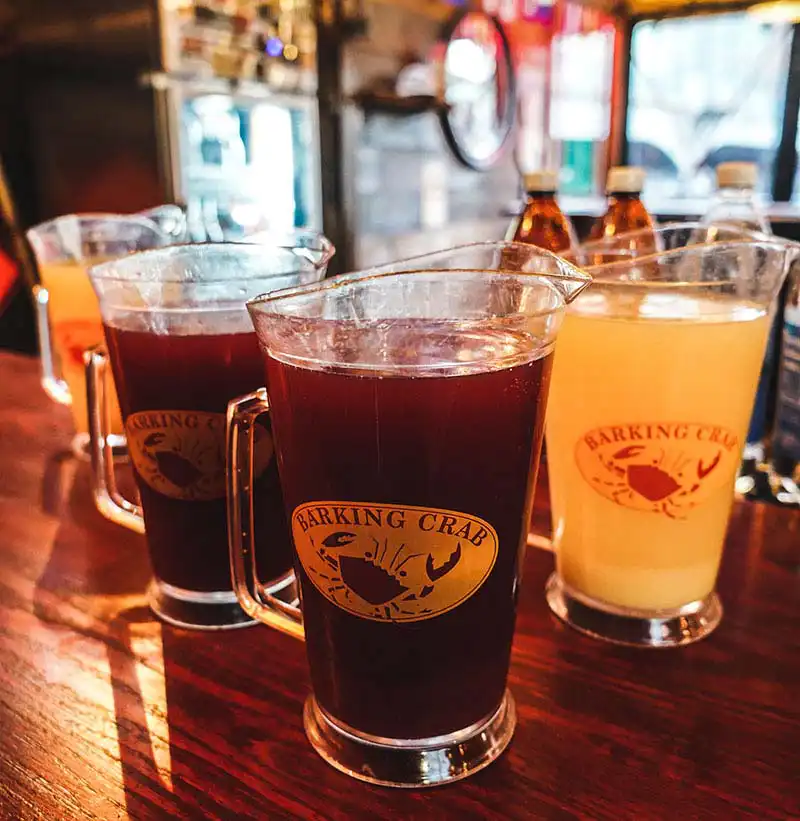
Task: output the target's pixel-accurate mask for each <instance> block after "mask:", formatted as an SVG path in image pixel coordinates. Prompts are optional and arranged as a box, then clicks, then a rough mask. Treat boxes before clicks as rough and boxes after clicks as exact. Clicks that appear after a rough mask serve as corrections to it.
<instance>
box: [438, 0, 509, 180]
mask: <svg viewBox="0 0 800 821" xmlns="http://www.w3.org/2000/svg"><path fill="white" fill-rule="evenodd" d="M440 39H441V41H442V42H443V44H444V47H445V48H444V58H443V65H442V92H441V93H442V97H443V101H444V103H445V106H444V107H443V109H442V113H441V120H442V127H443V129H444V135H445V138H446V140H447V144H448V145H449V146H450V149H451V150H452V151H453V154H455V156H456V158H457V159H458V160H459V162H461V163H462V164H464V165H466V166H467V167H468V168H474V169H476V170H479V171H482V170H484V169H486V168H489V167H490V166H492V165H494V163H496V162H497V160H498V159H499V158H500V156H501V154H502V153H503V149H504V148H505V146H506V143H507V141H508V138H509V136H510V134H511V131H512V129H513V126H514V116H515V113H516V106H517V103H516V87H515V81H514V66H513V62H512V59H511V49H510V47H509V43H508V38H507V36H506V33H505V31H504V29H503V26H502V24H501V23H500V21H499V20H498V19H497V18H496V17H493V16H491V15H489V14H485V13H484V12H481V11H469V10H466V9H461V10H459V11H457V12H456V13H455V14H454V15H453V17H452V18H451V19H450V20H449V21H448V22H447V23H446V24H445V27H444V29H443V31H442V34H441V38H440Z"/></svg>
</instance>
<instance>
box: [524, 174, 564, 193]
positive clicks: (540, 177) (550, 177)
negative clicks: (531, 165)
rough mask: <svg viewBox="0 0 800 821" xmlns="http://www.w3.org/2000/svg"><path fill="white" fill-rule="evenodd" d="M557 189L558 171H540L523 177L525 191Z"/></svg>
mask: <svg viewBox="0 0 800 821" xmlns="http://www.w3.org/2000/svg"><path fill="white" fill-rule="evenodd" d="M557 188H558V171H552V170H550V169H546V170H545V169H542V170H540V171H531V172H530V174H526V175H525V190H526V191H555V190H556V189H557Z"/></svg>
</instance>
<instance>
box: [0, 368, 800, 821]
mask: <svg viewBox="0 0 800 821" xmlns="http://www.w3.org/2000/svg"><path fill="white" fill-rule="evenodd" d="M69 440H70V429H69V415H68V413H67V412H66V411H65V410H64V409H61V408H58V407H56V406H54V405H53V404H52V403H51V402H50V401H49V400H48V399H47V398H46V397H45V396H44V394H43V393H42V391H41V389H40V387H39V384H38V362H36V361H35V360H31V359H26V358H23V357H19V356H12V355H8V354H1V355H0V819H2V821H6V820H8V821H12V820H13V821H17V819H19V821H27V820H28V819H46V820H47V821H67V820H68V819H102V820H103V821H111V820H112V819H124V818H131V819H162V818H173V817H174V818H220V819H234V818H236V819H270V820H272V819H284V818H288V819H293V818H298V819H336V820H337V821H351V820H352V819H362V818H363V819H394V818H397V819H426V821H427V819H438V818H458V819H483V818H489V819H492V818H498V819H521V818H534V819H538V818H541V819H562V818H563V819H568V818H581V819H583V818H587V819H707V818H721V819H726V820H727V819H735V818H751V817H752V818H758V819H788V818H800V512H797V511H785V510H781V509H778V508H775V507H769V506H765V505H758V504H749V503H748V504H744V503H742V504H738V505H737V506H736V509H735V512H734V516H733V519H732V522H731V527H730V536H729V540H728V546H727V551H726V557H725V560H724V564H723V570H722V574H721V578H720V585H719V589H720V593H721V596H722V599H723V602H724V606H725V617H724V620H723V623H722V625H721V626H720V628H719V629H718V630H717V632H716V633H714V634H713V635H712V636H711V637H710V638H709V639H708V640H706V641H702V642H699V643H698V644H695V645H693V646H691V647H687V648H683V649H679V650H661V651H654V650H650V651H642V650H639V651H637V650H633V649H626V648H620V647H615V646H611V645H608V644H604V643H602V642H598V641H593V640H591V639H588V638H586V637H584V636H582V635H579V634H578V633H576V632H574V631H572V630H571V629H569V628H567V627H566V626H564V625H562V624H560V623H558V622H557V621H556V620H555V619H554V618H553V617H552V616H551V615H550V612H549V611H548V609H547V606H546V604H545V600H544V595H543V587H544V583H545V580H546V578H547V575H548V574H549V573H550V571H551V569H552V565H553V557H552V555H551V554H549V553H547V552H544V551H540V550H536V549H531V550H529V551H528V556H527V560H526V568H525V580H524V585H523V589H522V594H521V600H520V613H519V620H518V626H517V635H516V640H515V644H514V654H513V658H512V664H511V675H510V685H511V688H512V689H513V691H514V694H515V696H516V700H517V704H518V708H519V726H518V729H517V733H516V736H515V738H514V741H513V742H512V745H511V747H510V749H509V751H508V752H507V753H506V754H505V755H503V756H502V758H501V759H500V760H499V761H497V762H496V763H495V764H493V765H492V766H490V767H489V768H488V769H486V770H484V771H483V772H481V773H478V774H477V775H476V776H474V777H473V778H470V779H468V780H466V781H462V782H460V783H457V784H453V785H450V786H447V787H440V788H435V789H429V790H421V791H401V790H391V789H386V788H379V787H371V786H368V785H366V784H362V783H360V782H357V781H354V780H352V779H350V778H347V777H346V776H344V775H341V774H340V773H338V772H336V771H335V770H333V769H332V768H331V767H329V766H328V765H327V764H325V763H324V762H323V761H322V760H321V759H320V758H318V756H317V755H316V753H314V751H313V750H312V749H311V747H310V746H309V745H308V743H307V742H306V740H305V737H304V735H303V728H302V722H301V711H302V706H303V700H304V698H305V697H306V695H307V693H308V689H309V681H308V675H307V670H306V661H305V655H304V650H303V645H302V644H301V643H300V642H298V641H296V640H294V639H291V638H288V637H286V636H284V635H281V634H279V633H276V632H272V631H270V630H269V629H267V628H266V627H263V626H257V627H253V628H250V629H244V630H238V631H233V632H226V633H219V634H212V633H206V634H203V633H196V632H189V631H185V630H178V629H175V628H172V627H169V626H167V625H163V624H160V623H159V622H157V621H155V620H154V619H153V617H152V616H151V615H150V612H149V610H148V609H147V606H146V603H145V597H144V590H145V587H146V584H147V581H148V576H149V567H148V560H147V552H146V547H145V543H144V539H143V538H142V537H139V536H136V535H134V534H132V533H129V532H127V531H125V530H123V529H121V528H119V527H117V526H115V525H113V524H111V523H109V522H107V521H105V520H104V519H102V518H101V517H100V515H99V514H98V513H97V512H96V511H95V510H94V507H93V505H92V501H91V494H90V482H89V480H90V477H89V469H88V466H87V465H86V464H84V463H79V462H76V461H75V460H74V459H72V458H71V457H70V456H68V455H67V454H66V449H67V446H68V443H69ZM542 484H544V483H542ZM539 502H540V504H539V507H538V508H537V516H538V517H539V518H540V519H541V520H542V521H543V522H546V521H547V508H546V494H545V493H540V494H539ZM421 673H424V671H421Z"/></svg>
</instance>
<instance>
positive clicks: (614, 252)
mask: <svg viewBox="0 0 800 821" xmlns="http://www.w3.org/2000/svg"><path fill="white" fill-rule="evenodd" d="M771 239H772V237H771V236H769V235H767V234H762V233H761V232H759V231H751V230H749V229H747V228H743V227H741V226H738V225H727V224H718V223H711V224H704V223H701V222H670V223H665V224H664V225H659V226H657V227H655V228H640V229H638V230H636V231H624V232H622V233H621V234H614V235H612V236H608V237H601V238H600V239H596V240H589V241H587V242H583V243H581V244H580V245H578V246H576V247H575V248H573V249H571V250H570V251H569V252H568V253H567V254H565V256H566V257H567V258H568V259H570V260H574V261H575V262H576V264H580V265H582V266H584V267H591V266H594V265H602V264H604V263H607V262H615V261H618V260H623V259H627V258H630V257H641V256H647V255H649V254H653V253H663V252H664V251H673V250H677V249H678V248H686V247H688V246H689V245H707V244H708V243H711V242H738V241H744V240H747V241H751V242H763V241H766V242H769V241H770V240H771Z"/></svg>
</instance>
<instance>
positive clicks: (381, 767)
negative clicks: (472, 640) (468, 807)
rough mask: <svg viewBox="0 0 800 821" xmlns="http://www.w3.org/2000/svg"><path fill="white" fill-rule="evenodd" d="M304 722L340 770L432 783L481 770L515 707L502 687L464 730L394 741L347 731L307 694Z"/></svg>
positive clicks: (389, 782)
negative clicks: (498, 698) (491, 705)
mask: <svg viewBox="0 0 800 821" xmlns="http://www.w3.org/2000/svg"><path fill="white" fill-rule="evenodd" d="M303 724H304V726H305V730H306V735H307V736H308V740H309V741H310V742H311V746H312V747H313V748H314V749H315V750H316V751H317V752H318V753H319V754H320V755H321V756H322V758H324V759H325V761H327V762H328V763H329V764H330V765H332V766H333V767H335V768H336V769H337V770H341V772H343V773H347V775H350V776H352V777H353V778H357V779H358V780H359V781H366V782H368V783H370V784H379V785H381V786H384V787H406V788H412V787H434V786H437V785H439V784H449V783H450V782H453V781H460V780H461V779H462V778H467V776H470V775H472V774H473V773H476V772H478V770H482V769H483V768H484V767H487V766H488V765H489V764H491V763H492V761H494V760H495V759H496V758H497V757H498V756H499V755H500V754H501V753H502V752H503V750H505V748H506V747H507V746H508V744H509V742H510V741H511V737H512V736H513V735H514V728H515V727H516V724H517V710H516V706H515V704H514V699H513V697H512V696H511V693H510V692H509V691H508V690H506V692H505V695H504V696H503V700H502V702H501V703H500V706H499V707H498V708H497V710H496V711H495V713H494V714H493V715H492V716H491V717H490V718H488V719H486V720H485V721H481V722H479V723H478V724H476V725H473V726H472V727H467V728H466V729H465V730H460V731H458V732H454V733H449V734H447V735H443V736H437V737H435V738H420V739H412V740H399V739H398V740H393V739H386V738H378V737H374V736H369V735H366V734H361V733H359V734H358V735H356V734H354V733H352V732H348V731H347V730H346V729H344V728H343V727H341V726H339V725H338V724H337V723H335V722H334V721H333V720H332V719H330V718H329V717H328V716H327V715H326V714H325V713H324V711H323V710H322V709H321V708H320V706H319V704H317V701H316V699H315V698H314V696H309V698H308V700H307V701H306V706H305V710H304V711H303Z"/></svg>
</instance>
